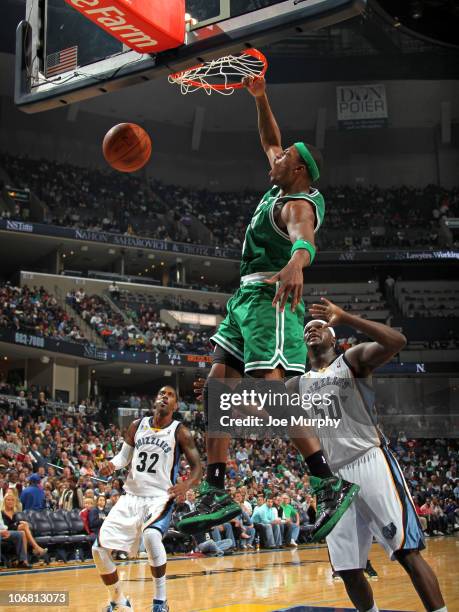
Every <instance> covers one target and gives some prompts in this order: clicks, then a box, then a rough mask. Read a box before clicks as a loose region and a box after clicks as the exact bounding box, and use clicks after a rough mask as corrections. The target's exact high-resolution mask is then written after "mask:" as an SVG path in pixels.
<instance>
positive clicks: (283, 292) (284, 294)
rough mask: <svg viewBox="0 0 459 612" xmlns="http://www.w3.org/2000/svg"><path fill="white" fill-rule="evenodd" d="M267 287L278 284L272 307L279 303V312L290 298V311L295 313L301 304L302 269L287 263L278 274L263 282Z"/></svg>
mask: <svg viewBox="0 0 459 612" xmlns="http://www.w3.org/2000/svg"><path fill="white" fill-rule="evenodd" d="M264 282H265V283H267V284H268V285H275V284H276V283H279V288H278V289H277V291H276V295H275V296H274V299H273V302H272V304H273V306H276V304H277V303H279V306H280V309H281V312H282V311H283V310H284V308H285V304H286V303H287V300H288V298H289V296H290V295H291V296H292V303H291V310H292V312H295V310H296V307H297V306H298V304H299V303H300V302H301V298H302V295H303V268H301V267H300V266H298V265H295V264H293V263H291V262H289V263H288V264H287V265H286V266H285V268H282V270H281V271H280V272H278V273H277V274H275V275H274V276H272V277H271V278H268V279H266V280H265V281H264Z"/></svg>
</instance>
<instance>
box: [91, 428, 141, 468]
mask: <svg viewBox="0 0 459 612" xmlns="http://www.w3.org/2000/svg"><path fill="white" fill-rule="evenodd" d="M141 420H142V419H136V420H135V421H132V423H131V424H130V425H129V427H128V430H127V432H126V436H125V438H124V442H123V446H122V447H121V450H120V452H119V453H118V454H117V455H115V456H114V457H113V459H112V460H111V461H106V462H105V463H103V464H102V465H101V467H100V470H99V471H100V473H101V474H102V476H110V475H111V474H113V472H116V471H117V470H121V469H122V468H124V467H126V466H127V465H129V463H131V460H132V456H133V454H134V437H135V432H136V431H137V428H138V426H139V423H140V421H141Z"/></svg>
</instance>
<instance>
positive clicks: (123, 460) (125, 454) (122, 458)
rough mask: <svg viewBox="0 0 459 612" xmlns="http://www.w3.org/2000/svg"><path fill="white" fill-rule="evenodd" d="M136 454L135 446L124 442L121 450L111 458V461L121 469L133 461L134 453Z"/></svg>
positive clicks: (116, 468)
mask: <svg viewBox="0 0 459 612" xmlns="http://www.w3.org/2000/svg"><path fill="white" fill-rule="evenodd" d="M133 454H134V447H133V446H130V445H129V444H126V442H123V446H122V447H121V450H120V452H119V453H118V454H117V455H115V456H114V457H113V459H111V460H110V461H111V463H113V465H114V466H115V470H121V468H124V467H126V466H127V465H128V463H130V462H131V459H132V455H133Z"/></svg>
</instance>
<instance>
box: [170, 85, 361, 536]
mask: <svg viewBox="0 0 459 612" xmlns="http://www.w3.org/2000/svg"><path fill="white" fill-rule="evenodd" d="M243 84H244V86H245V87H246V88H247V89H248V91H249V92H250V94H251V95H252V96H253V97H254V99H255V101H256V106H257V110H258V123H259V131H260V138H261V144H262V147H263V149H264V151H265V153H266V155H267V157H268V160H269V162H270V165H271V171H270V179H271V182H272V184H273V185H274V186H273V187H272V189H270V190H269V191H268V192H267V193H266V194H265V195H264V196H263V198H262V199H261V201H260V203H259V204H258V206H257V208H256V210H255V212H254V214H253V217H252V221H251V222H250V225H249V226H248V228H247V231H246V235H245V241H244V246H243V249H242V261H241V286H240V288H239V289H238V290H237V291H236V293H235V294H234V295H233V296H232V298H231V299H230V300H229V302H228V304H227V312H228V314H227V316H226V318H225V319H224V320H223V321H222V322H221V324H220V326H219V328H218V330H217V332H216V334H215V335H214V336H213V337H212V340H213V342H214V343H215V345H216V346H215V350H214V354H213V364H212V369H211V371H210V374H209V377H208V381H209V380H212V385H213V392H215V391H217V389H219V392H220V393H228V392H229V393H231V392H234V391H235V389H236V387H237V386H238V385H239V384H240V382H241V378H242V377H243V376H244V374H249V375H250V376H252V377H254V378H256V379H258V382H257V385H258V386H259V387H260V390H261V388H262V387H263V386H264V388H265V390H266V391H272V392H273V393H278V392H280V393H283V392H285V386H284V383H283V378H284V376H285V375H286V373H287V372H289V373H291V372H301V373H303V372H304V370H305V362H306V347H305V344H304V341H303V319H304V304H303V301H302V292H303V269H304V268H306V267H308V266H310V265H311V264H312V263H313V261H314V257H315V253H316V248H315V241H314V234H315V232H317V231H318V229H319V228H320V226H321V224H322V221H323V219H324V214H325V203H324V199H323V197H322V195H321V194H320V193H319V191H318V190H317V189H315V188H314V187H312V184H313V183H314V181H316V180H317V179H318V178H319V176H320V166H321V155H320V152H319V151H318V150H316V149H315V148H314V147H312V146H310V145H306V144H304V143H303V142H298V143H296V144H294V145H292V146H290V147H288V148H287V149H283V148H282V146H281V134H280V131H279V127H278V125H277V123H276V120H275V118H274V115H273V113H272V111H271V108H270V105H269V102H268V98H267V95H266V84H265V80H264V79H263V78H258V79H254V78H253V77H247V78H246V79H244V81H243ZM242 384H243V383H242ZM208 395H209V394H208V387H207V386H206V388H205V389H204V404H205V410H206V413H207V414H208V413H209V410H210V409H212V407H209V405H208V403H209V401H208ZM265 409H267V410H268V411H269V410H271V412H272V413H273V416H277V415H276V407H274V406H273V407H266V406H265ZM230 441H231V439H230V437H229V436H223V435H221V434H220V435H218V436H212V435H208V436H207V461H208V464H207V476H206V480H205V481H203V482H202V484H201V487H200V490H199V492H198V499H197V507H196V511H195V512H193V513H190V514H189V515H187V516H185V517H184V518H183V519H182V520H181V521H180V522H179V523H178V527H179V529H181V530H182V531H185V532H187V533H195V532H199V531H207V530H208V529H209V528H210V527H212V526H214V525H218V524H220V523H223V522H226V521H229V520H231V519H232V518H234V517H235V516H237V515H238V514H240V508H239V506H238V504H236V503H234V502H233V500H232V498H231V497H230V496H229V495H228V494H227V493H226V492H225V491H224V479H225V470H226V461H227V455H228V448H229V445H230ZM294 442H295V445H296V446H297V448H298V450H299V451H300V453H301V454H302V455H303V457H304V459H305V462H306V464H307V466H308V468H309V471H310V473H311V474H312V476H314V477H316V478H315V479H314V480H313V481H311V482H314V488H315V492H316V493H319V492H320V496H321V499H322V500H323V503H322V504H321V506H320V507H321V512H320V513H319V515H318V519H317V521H316V524H315V526H314V532H313V536H314V538H315V539H321V538H322V537H325V536H326V535H327V533H329V532H330V530H331V529H332V528H333V526H334V525H335V523H336V522H337V520H338V519H339V518H340V517H341V516H342V514H343V513H344V512H345V510H346V509H347V508H348V507H349V505H350V504H351V503H352V499H353V497H354V495H355V493H356V491H357V490H358V487H357V486H356V485H354V484H352V483H349V482H345V481H344V480H342V479H340V478H336V477H334V476H333V474H332V472H331V471H330V469H329V467H328V465H327V462H326V460H325V457H324V455H323V453H322V451H321V448H320V444H319V442H318V440H317V438H316V437H315V436H311V437H309V438H306V437H303V438H301V439H299V440H296V441H294Z"/></svg>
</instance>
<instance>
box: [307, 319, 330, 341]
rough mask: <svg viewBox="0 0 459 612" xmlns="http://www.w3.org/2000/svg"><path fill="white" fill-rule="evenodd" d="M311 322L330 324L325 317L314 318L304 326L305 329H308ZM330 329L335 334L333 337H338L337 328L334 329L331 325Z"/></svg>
mask: <svg viewBox="0 0 459 612" xmlns="http://www.w3.org/2000/svg"><path fill="white" fill-rule="evenodd" d="M311 323H322V324H323V325H328V324H327V321H324V320H323V319H312V321H309V322H308V323H306V325H305V326H304V331H306V330H307V329H308V327H309V326H310V325H311ZM328 329H329V330H330V333H331V335H332V336H333V338H336V334H335V330H334V329H333V327H329V328H328Z"/></svg>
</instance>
